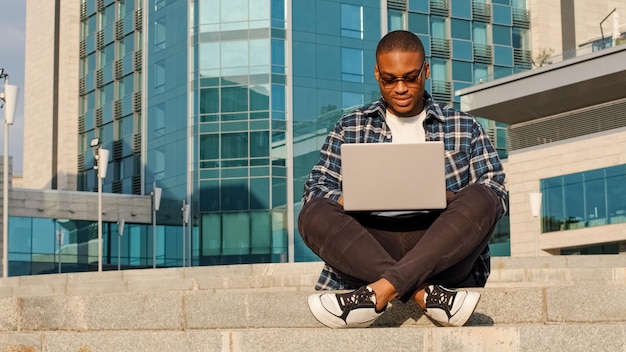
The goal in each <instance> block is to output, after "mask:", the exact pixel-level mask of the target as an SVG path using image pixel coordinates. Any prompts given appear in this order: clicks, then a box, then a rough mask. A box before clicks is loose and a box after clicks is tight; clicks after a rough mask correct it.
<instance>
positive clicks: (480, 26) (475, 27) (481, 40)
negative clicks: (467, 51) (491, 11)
mask: <svg viewBox="0 0 626 352" xmlns="http://www.w3.org/2000/svg"><path fill="white" fill-rule="evenodd" d="M472 41H473V42H474V43H476V44H487V24H486V23H481V22H473V23H472Z"/></svg>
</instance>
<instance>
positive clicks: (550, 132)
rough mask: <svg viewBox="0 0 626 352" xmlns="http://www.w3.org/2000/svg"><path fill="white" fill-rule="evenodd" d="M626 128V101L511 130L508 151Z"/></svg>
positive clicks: (526, 124) (517, 126)
mask: <svg viewBox="0 0 626 352" xmlns="http://www.w3.org/2000/svg"><path fill="white" fill-rule="evenodd" d="M621 127H626V99H623V100H620V101H616V102H612V103H607V104H602V105H596V106H594V107H590V108H584V109H579V110H576V111H571V112H567V113H563V114H559V115H555V116H551V117H546V118H543V119H541V120H539V121H534V122H529V123H524V124H520V125H514V126H511V127H510V128H509V150H518V149H523V148H528V147H534V146H537V145H541V144H546V143H553V142H558V141H562V140H566V139H570V138H575V137H581V136H585V135H588V134H592V133H598V132H604V131H609V130H612V129H616V128H621Z"/></svg>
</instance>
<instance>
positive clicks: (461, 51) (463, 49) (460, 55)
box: [452, 39, 474, 61]
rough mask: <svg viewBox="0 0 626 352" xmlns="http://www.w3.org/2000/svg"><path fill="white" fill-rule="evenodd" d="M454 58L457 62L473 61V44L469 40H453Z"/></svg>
mask: <svg viewBox="0 0 626 352" xmlns="http://www.w3.org/2000/svg"><path fill="white" fill-rule="evenodd" d="M452 58H453V59H455V60H466V61H473V60H474V55H473V53H472V42H470V41H469V40H457V39H454V40H452Z"/></svg>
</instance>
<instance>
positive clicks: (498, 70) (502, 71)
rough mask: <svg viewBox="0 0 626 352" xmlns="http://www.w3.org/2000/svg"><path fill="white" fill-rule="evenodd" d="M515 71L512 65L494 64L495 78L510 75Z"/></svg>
mask: <svg viewBox="0 0 626 352" xmlns="http://www.w3.org/2000/svg"><path fill="white" fill-rule="evenodd" d="M512 73H513V68H512V67H502V66H495V65H494V66H493V78H494V79H498V78H502V77H507V76H510V75H511V74H512Z"/></svg>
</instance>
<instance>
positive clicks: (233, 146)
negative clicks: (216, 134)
mask: <svg viewBox="0 0 626 352" xmlns="http://www.w3.org/2000/svg"><path fill="white" fill-rule="evenodd" d="M221 157H222V159H232V158H247V157H248V133H247V132H237V133H223V134H222V146H221Z"/></svg>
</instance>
